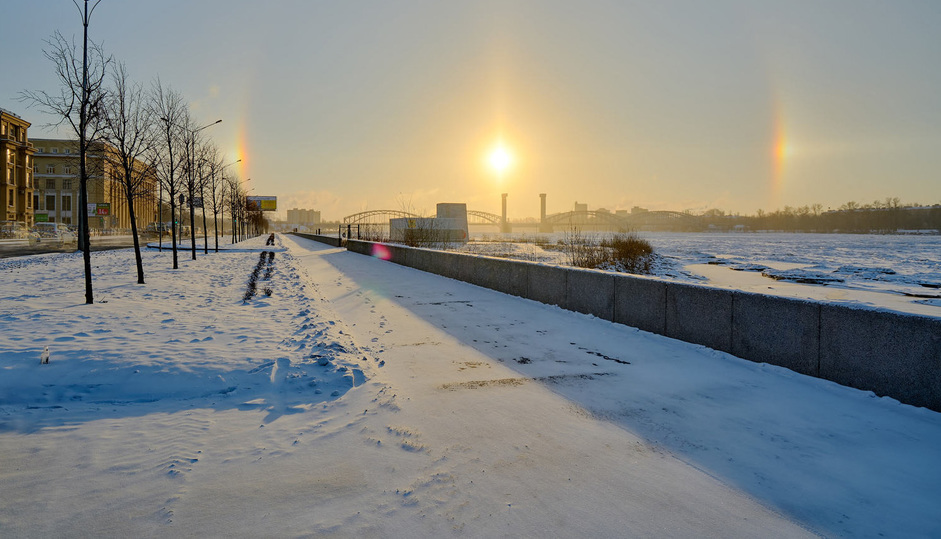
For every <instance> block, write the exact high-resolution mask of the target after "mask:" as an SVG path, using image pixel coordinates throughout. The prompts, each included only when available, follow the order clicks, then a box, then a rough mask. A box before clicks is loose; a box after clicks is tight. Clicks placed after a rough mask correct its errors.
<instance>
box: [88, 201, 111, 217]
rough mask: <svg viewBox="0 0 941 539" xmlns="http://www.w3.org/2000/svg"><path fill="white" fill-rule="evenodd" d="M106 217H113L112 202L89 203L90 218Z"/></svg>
mask: <svg viewBox="0 0 941 539" xmlns="http://www.w3.org/2000/svg"><path fill="white" fill-rule="evenodd" d="M105 215H111V203H110V202H89V203H88V216H89V217H104V216H105Z"/></svg>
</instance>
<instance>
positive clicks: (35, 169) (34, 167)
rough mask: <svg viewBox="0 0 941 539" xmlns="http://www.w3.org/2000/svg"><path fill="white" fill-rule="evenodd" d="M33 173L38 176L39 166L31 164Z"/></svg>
mask: <svg viewBox="0 0 941 539" xmlns="http://www.w3.org/2000/svg"><path fill="white" fill-rule="evenodd" d="M33 172H34V173H36V174H39V165H37V164H36V163H33Z"/></svg>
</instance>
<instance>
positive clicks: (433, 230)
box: [389, 203, 469, 245]
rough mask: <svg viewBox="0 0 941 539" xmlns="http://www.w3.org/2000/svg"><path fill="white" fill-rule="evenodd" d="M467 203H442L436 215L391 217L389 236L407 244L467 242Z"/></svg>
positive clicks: (393, 239)
mask: <svg viewBox="0 0 941 539" xmlns="http://www.w3.org/2000/svg"><path fill="white" fill-rule="evenodd" d="M468 236H469V233H468V227H467V204H452V203H440V204H438V208H437V216H436V217H416V218H411V217H410V218H400V219H389V237H390V239H391V240H392V241H398V242H403V243H405V244H407V245H421V244H424V243H450V242H466V241H467V239H468Z"/></svg>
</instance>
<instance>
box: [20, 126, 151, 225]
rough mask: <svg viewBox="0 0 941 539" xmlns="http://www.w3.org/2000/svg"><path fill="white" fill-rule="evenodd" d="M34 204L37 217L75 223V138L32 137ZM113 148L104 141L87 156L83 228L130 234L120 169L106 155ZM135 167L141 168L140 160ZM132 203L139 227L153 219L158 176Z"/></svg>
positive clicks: (76, 142) (76, 197) (77, 191)
mask: <svg viewBox="0 0 941 539" xmlns="http://www.w3.org/2000/svg"><path fill="white" fill-rule="evenodd" d="M32 143H33V146H34V147H35V150H36V151H35V157H34V159H33V177H34V180H35V186H36V188H35V190H34V195H33V206H34V208H35V213H36V220H37V221H48V222H53V223H63V224H67V225H72V226H78V224H79V217H80V215H79V211H81V208H80V207H79V204H80V202H79V166H80V164H79V152H78V141H75V140H66V139H34V140H33V141H32ZM113 152H114V150H113V149H112V148H110V147H108V146H106V145H104V144H100V143H99V144H96V145H93V148H92V150H91V151H90V152H89V154H88V155H87V156H86V159H85V166H86V168H87V170H88V207H87V208H86V211H87V212H88V227H89V230H91V231H93V232H96V231H97V232H105V231H107V232H109V233H114V234H130V232H131V217H130V210H129V208H128V204H127V197H126V196H125V195H124V187H123V185H122V182H121V173H120V171H119V170H118V169H117V168H116V167H114V166H113V165H112V163H111V162H110V161H109V159H107V157H108V156H109V155H112V154H113ZM140 166H142V167H144V166H146V165H144V164H143V163H140ZM141 192H142V193H141V194H142V196H141V197H140V198H139V199H137V200H135V201H134V214H135V217H136V219H137V226H138V229H139V231H141V232H142V231H143V230H144V228H145V227H147V226H148V225H150V224H151V223H154V222H156V221H157V180H156V178H153V177H152V178H150V179H148V180H147V181H146V182H145V186H144V188H143V189H141Z"/></svg>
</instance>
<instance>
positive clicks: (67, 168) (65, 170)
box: [62, 165, 72, 174]
mask: <svg viewBox="0 0 941 539" xmlns="http://www.w3.org/2000/svg"><path fill="white" fill-rule="evenodd" d="M62 173H63V174H71V173H72V166H71V165H65V166H64V167H62Z"/></svg>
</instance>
